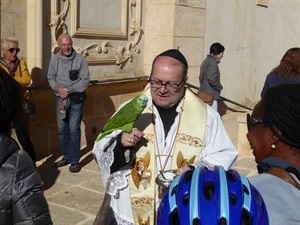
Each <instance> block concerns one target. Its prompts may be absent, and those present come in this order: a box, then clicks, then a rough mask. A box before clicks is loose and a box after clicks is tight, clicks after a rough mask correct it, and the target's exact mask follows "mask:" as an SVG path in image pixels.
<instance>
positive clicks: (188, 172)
mask: <svg viewBox="0 0 300 225" xmlns="http://www.w3.org/2000/svg"><path fill="white" fill-rule="evenodd" d="M185 175H186V176H185V177H184V181H183V182H184V183H185V184H187V183H189V182H190V181H191V179H192V177H193V171H192V170H188V171H187V172H186V173H185Z"/></svg>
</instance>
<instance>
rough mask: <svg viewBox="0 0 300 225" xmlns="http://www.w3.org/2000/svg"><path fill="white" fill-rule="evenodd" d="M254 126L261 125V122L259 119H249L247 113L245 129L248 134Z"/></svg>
mask: <svg viewBox="0 0 300 225" xmlns="http://www.w3.org/2000/svg"><path fill="white" fill-rule="evenodd" d="M256 124H263V121H262V120H259V119H255V118H253V117H251V116H250V114H249V113H247V128H248V132H250V130H251V129H252V128H253V127H254V126H255V125H256Z"/></svg>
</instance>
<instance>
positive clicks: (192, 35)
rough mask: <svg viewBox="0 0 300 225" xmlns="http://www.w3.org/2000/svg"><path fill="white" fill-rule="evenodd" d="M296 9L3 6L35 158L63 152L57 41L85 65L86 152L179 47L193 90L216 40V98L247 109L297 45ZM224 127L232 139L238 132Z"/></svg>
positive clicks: (94, 2) (227, 3) (4, 30)
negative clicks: (156, 61)
mask: <svg viewBox="0 0 300 225" xmlns="http://www.w3.org/2000/svg"><path fill="white" fill-rule="evenodd" d="M299 5H300V3H299V1H298V0H290V1H272V0H270V1H268V0H247V1H245V0H235V1H232V0H222V1H220V0H207V1H205V0H113V1H112V0H1V9H0V16H1V20H0V22H1V31H0V34H1V38H2V37H4V36H16V37H17V38H18V39H19V40H20V48H21V52H20V53H19V56H20V57H24V58H25V59H26V61H27V64H28V67H29V69H30V72H31V74H32V77H33V85H32V94H33V97H34V99H35V101H36V104H37V114H36V115H32V116H31V118H30V129H31V131H30V132H31V136H32V140H33V142H34V144H35V146H36V151H37V155H38V158H39V159H40V158H44V157H47V156H49V155H51V154H52V153H54V154H56V153H57V154H60V149H59V145H58V138H57V131H56V117H55V108H54V107H55V106H54V95H53V92H52V90H50V89H49V88H48V82H47V70H48V64H49V60H50V58H51V56H52V54H54V53H55V52H56V47H57V46H56V39H57V37H58V35H59V34H61V33H63V32H67V33H69V34H71V36H72V37H73V42H74V49H75V50H76V51H78V52H80V53H81V54H83V55H85V56H86V58H87V60H88V63H89V67H90V72H91V80H92V82H91V85H90V87H89V88H88V90H87V94H88V99H87V101H86V105H85V109H84V118H83V123H82V134H83V135H82V148H85V147H87V146H88V147H89V146H92V145H93V141H94V140H95V138H96V137H97V135H98V134H99V132H100V131H101V128H102V126H103V124H104V123H105V121H106V120H107V119H108V118H109V117H110V116H111V115H112V113H113V112H114V111H115V110H116V108H117V107H118V106H119V105H120V103H121V102H123V101H124V100H127V99H129V98H131V97H133V96H135V95H136V94H137V93H138V92H140V91H141V90H142V89H143V88H144V86H145V85H146V83H147V79H148V76H149V74H150V72H151V63H152V60H153V58H154V57H155V56H156V55H157V54H158V53H160V52H161V51H164V50H166V49H169V48H178V47H179V49H180V50H181V51H182V52H183V53H184V54H185V55H186V57H187V60H188V62H189V81H188V82H189V83H191V84H193V85H196V86H198V74H199V68H200V64H201V62H202V60H203V58H205V56H206V54H207V53H208V49H209V46H210V45H211V44H212V43H213V42H220V43H222V44H223V45H224V46H225V48H226V50H225V56H224V58H223V59H222V62H221V63H220V70H221V74H222V75H221V76H222V77H221V81H222V83H223V86H224V91H223V92H222V95H223V96H224V97H226V98H228V99H231V100H233V101H236V102H239V103H241V104H244V105H247V106H249V107H252V106H253V105H254V104H255V103H256V102H257V101H258V100H259V94H260V90H261V88H262V85H263V82H264V79H265V76H266V75H267V73H268V72H269V71H270V70H271V69H272V68H273V67H275V66H276V65H277V64H278V63H279V60H280V58H281V57H282V55H283V53H284V52H285V51H286V50H287V48H289V47H294V46H298V45H299V36H300V34H299V21H300V20H299V15H300V14H299V9H300V6H299ZM233 107H234V105H233ZM242 123H243V122H242ZM234 126H236V125H234ZM228 129H231V130H232V133H233V134H232V135H233V136H232V139H233V140H234V141H235V142H237V139H238V136H239V135H238V133H237V132H238V129H235V128H228ZM236 145H237V143H236Z"/></svg>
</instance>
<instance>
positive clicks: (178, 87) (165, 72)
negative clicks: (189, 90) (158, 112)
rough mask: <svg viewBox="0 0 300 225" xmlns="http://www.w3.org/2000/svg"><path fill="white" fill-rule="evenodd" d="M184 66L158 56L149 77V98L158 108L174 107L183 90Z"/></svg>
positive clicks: (172, 59)
mask: <svg viewBox="0 0 300 225" xmlns="http://www.w3.org/2000/svg"><path fill="white" fill-rule="evenodd" d="M184 71H185V70H184V65H183V64H182V63H181V62H180V61H178V60H176V59H174V58H171V57H168V56H159V57H158V58H157V59H156V61H155V63H154V65H153V68H152V74H151V77H150V86H151V96H152V99H153V101H154V102H155V103H156V104H157V105H158V106H160V107H162V108H164V109H168V108H170V107H172V106H174V105H176V104H177V103H178V102H179V101H180V99H181V97H182V95H183V94H184V90H185V83H186V80H187V76H186V74H185V72H184Z"/></svg>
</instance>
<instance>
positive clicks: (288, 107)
mask: <svg viewBox="0 0 300 225" xmlns="http://www.w3.org/2000/svg"><path fill="white" fill-rule="evenodd" d="M247 125H248V133H247V138H248V141H249V144H250V146H251V148H252V149H253V154H254V157H255V161H256V163H257V164H258V166H257V168H258V172H259V173H260V174H259V175H257V176H254V177H251V178H249V180H250V182H251V183H252V185H253V186H255V187H256V188H257V189H258V191H260V193H261V194H262V196H263V199H264V201H265V203H266V206H267V211H268V214H269V219H270V225H272V224H273V225H275V224H289V225H296V224H300V214H299V209H300V132H299V131H300V84H290V85H281V86H276V87H273V88H270V89H268V90H267V92H266V94H265V96H264V98H263V99H262V100H261V101H260V102H258V103H257V104H256V106H255V107H254V109H253V112H252V115H251V116H250V115H248V116H247Z"/></svg>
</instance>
